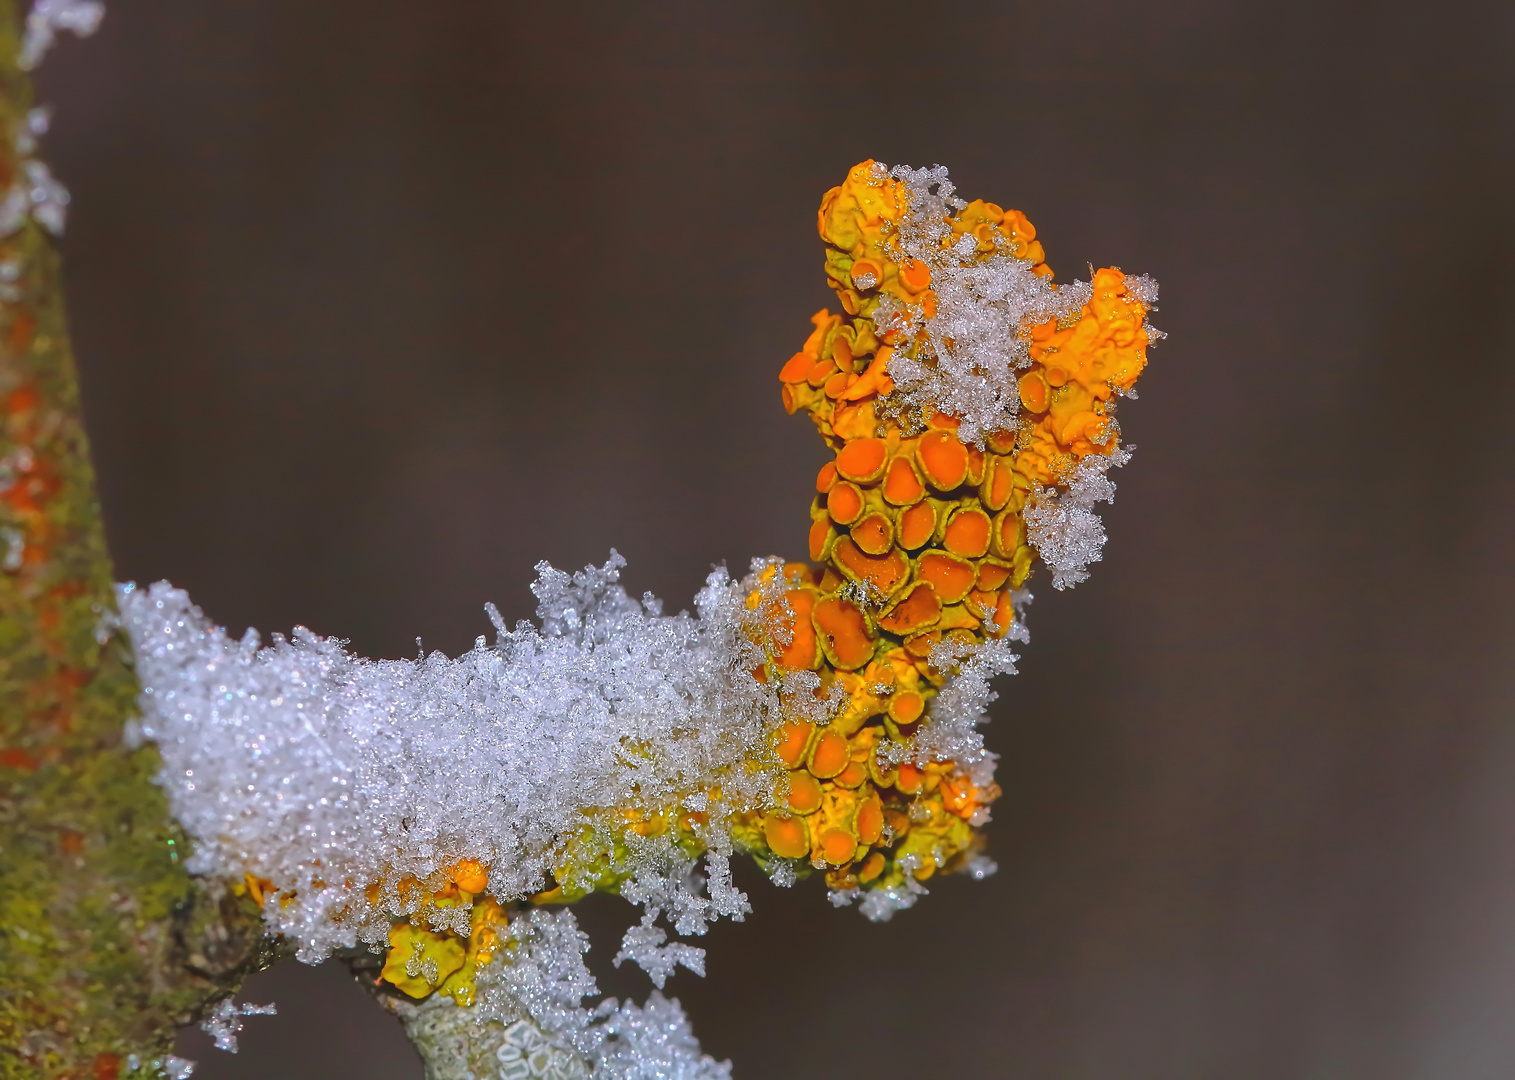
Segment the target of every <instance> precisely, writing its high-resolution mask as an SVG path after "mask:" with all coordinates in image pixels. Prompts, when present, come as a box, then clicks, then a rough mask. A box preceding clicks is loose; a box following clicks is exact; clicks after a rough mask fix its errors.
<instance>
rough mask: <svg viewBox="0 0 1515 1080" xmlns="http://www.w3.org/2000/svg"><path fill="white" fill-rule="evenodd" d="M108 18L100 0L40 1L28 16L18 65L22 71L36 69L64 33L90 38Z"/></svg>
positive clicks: (34, 5)
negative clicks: (101, 22) (102, 21)
mask: <svg viewBox="0 0 1515 1080" xmlns="http://www.w3.org/2000/svg"><path fill="white" fill-rule="evenodd" d="M104 17H105V5H104V4H103V3H101V2H100V0H37V2H36V3H35V4H33V5H32V10H31V12H30V13H29V14H28V15H27V16H26V33H25V35H24V36H23V38H22V39H21V55H20V56H19V57H18V58H17V60H16V63H17V64H18V65H19V66H20V68H21V70H22V71H32V70H34V69H35V68H36V66H37V65H38V64H40V63H41V62H42V57H43V56H44V55H46V53H47V50H48V49H50V48H52V47H53V42H54V41H55V40H57V37H58V34H59V32H60V31H63V30H67V31H69V32H71V33H74V34H77V35H79V36H80V37H89V36H90V35H91V34H93V33H94V32H95V31H96V30H97V29H98V28H99V26H100V20H101V19H103V18H104Z"/></svg>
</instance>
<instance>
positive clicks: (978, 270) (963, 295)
mask: <svg viewBox="0 0 1515 1080" xmlns="http://www.w3.org/2000/svg"><path fill="white" fill-rule="evenodd" d="M888 175H889V176H891V177H893V178H894V179H896V180H900V181H903V182H904V183H905V184H906V185H907V188H908V190H909V209H908V211H907V212H906V213H905V215H904V217H903V218H902V219H901V221H900V223H899V233H898V241H899V246H900V250H901V251H902V252H904V254H905V255H906V256H907V257H909V258H912V259H919V260H920V261H921V262H923V263H925V264H926V265H927V266H928V267H929V268H930V270H931V287H932V290H933V291H934V292H935V294H936V302H937V308H936V313H935V314H934V315H932V316H930V317H926V316H925V315H924V313H923V311H922V310H921V309H920V308H919V307H912V306H908V305H906V304H903V303H901V302H900V301H899V300H898V299H896V298H895V297H893V296H889V295H885V296H883V297H881V298H880V301H879V306H878V310H877V311H876V313H875V316H874V318H875V321H876V323H877V324H878V326H879V327H880V329H881V330H887V329H891V328H893V329H895V330H897V331H903V334H902V336H904V337H906V338H911V339H913V341H914V345H913V348H911V349H909V350H906V349H898V350H896V351H895V352H894V353H893V354H892V356H891V357H890V359H889V363H888V372H889V377H890V378H891V379H892V380H893V381H894V390H893V391H892V392H891V393H890V394H889V395H888V396H887V397H886V398H884V399H883V400H882V401H881V403H880V412H881V414H882V415H885V416H889V417H893V418H896V419H898V420H899V421H900V422H901V423H902V424H904V425H905V426H906V427H907V428H908V427H912V426H918V425H919V423H920V419H921V418H922V417H928V416H930V415H931V414H932V413H934V412H943V413H946V414H948V415H949V416H955V417H958V418H960V419H961V421H962V424H961V426H960V427H959V429H958V435H959V437H960V438H961V439H962V440H963V441H964V442H971V443H975V444H977V445H978V446H980V447H982V446H983V444H984V438H985V437H986V436H987V435H988V434H989V433H991V432H994V431H1001V430H1010V429H1012V428H1014V426H1015V420H1016V415H1017V413H1018V411H1019V408H1020V393H1019V390H1018V388H1017V384H1016V379H1017V377H1018V373H1019V371H1020V369H1022V368H1025V367H1026V366H1028V365H1029V364H1030V362H1031V358H1030V353H1029V348H1028V347H1029V342H1030V338H1029V334H1028V331H1027V329H1026V328H1027V327H1029V326H1030V325H1031V324H1033V323H1044V322H1047V321H1048V320H1049V319H1063V318H1066V317H1068V316H1070V315H1073V314H1075V313H1076V312H1078V310H1079V309H1080V308H1081V307H1082V306H1083V305H1084V304H1085V303H1087V302H1088V299H1089V296H1090V286H1089V285H1088V283H1085V282H1074V283H1073V284H1071V285H1064V286H1062V287H1061V288H1059V287H1057V286H1055V285H1052V284H1051V283H1050V282H1048V281H1047V280H1046V279H1045V278H1041V277H1038V276H1037V275H1036V274H1035V273H1033V271H1032V267H1033V265H1034V264H1033V263H1031V262H1030V261H1028V260H1026V259H1020V258H1016V257H1015V256H1014V255H1012V254H1010V253H1009V251H1006V250H1001V251H998V252H995V253H994V254H993V255H990V256H989V257H988V258H986V259H982V260H981V259H980V258H979V252H978V246H977V244H976V242H975V240H974V237H973V236H972V235H969V234H964V235H963V236H962V237H961V238H960V239H959V240H958V241H957V242H956V243H955V244H949V243H947V241H949V240H950V239H951V236H952V229H951V227H950V226H949V225H948V224H947V221H946V218H947V217H948V216H949V215H950V214H951V213H952V211H953V210H961V209H963V208H964V207H966V206H967V203H965V202H963V201H962V200H961V199H958V198H956V197H955V196H954V195H953V192H954V191H955V190H956V189H955V188H954V187H953V184H952V181H951V180H949V179H948V178H947V170H946V169H945V168H944V167H942V166H940V165H937V166H935V167H933V168H930V169H912V168H910V167H909V166H905V165H898V166H895V167H894V168H893V169H892V170H890V171H889V173H888Z"/></svg>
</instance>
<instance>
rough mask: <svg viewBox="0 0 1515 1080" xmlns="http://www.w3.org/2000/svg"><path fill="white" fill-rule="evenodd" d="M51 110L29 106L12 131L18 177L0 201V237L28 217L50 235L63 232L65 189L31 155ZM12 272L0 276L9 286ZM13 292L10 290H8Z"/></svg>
mask: <svg viewBox="0 0 1515 1080" xmlns="http://www.w3.org/2000/svg"><path fill="white" fill-rule="evenodd" d="M51 120H52V113H51V112H50V111H49V110H48V109H47V108H45V107H39V108H36V109H32V110H31V111H30V112H28V113H27V114H26V126H25V127H24V128H22V129H21V130H20V131H19V132H18V133H17V134H16V156H17V157H18V158H19V159H20V165H21V173H22V175H21V176H18V177H17V178H16V179H15V180H14V181H13V182H12V183H11V186H10V190H9V191H7V192H6V193H5V198H4V199H3V200H0V237H5V236H10V235H11V234H12V233H14V232H15V231H16V230H17V229H19V228H21V226H23V225H25V224H26V219H27V218H28V217H32V218H35V219H36V222H37V224H38V225H41V226H42V227H43V228H44V229H46V230H47V231H48V232H50V233H52V234H53V235H54V236H62V235H63V226H64V224H65V223H66V222H67V218H68V201H69V197H68V189H67V188H65V187H64V186H63V185H62V184H61V183H60V182H59V181H58V179H57V178H56V177H55V176H53V173H52V170H51V169H49V168H48V167H47V163H46V162H43V161H39V160H38V159H37V158H35V157H33V156H32V155H33V154H35V153H36V152H37V139H38V137H39V136H41V135H45V134H46V133H47V129H48V125H49V124H50V123H51ZM19 269H20V268H19V267H16V269H15V270H14V271H11V272H8V273H6V274H4V275H0V280H4V281H5V282H6V285H7V286H9V281H11V280H14V279H15V277H16V276H17V275H18V274H19ZM12 291H14V290H12Z"/></svg>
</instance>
